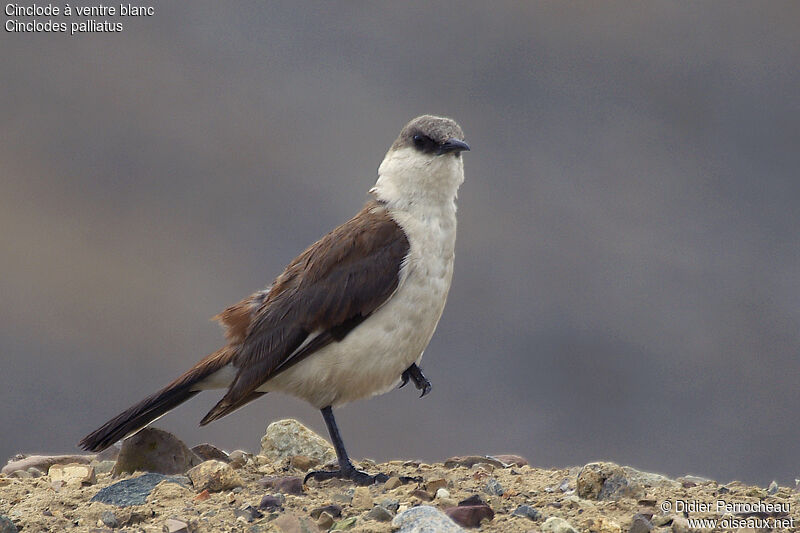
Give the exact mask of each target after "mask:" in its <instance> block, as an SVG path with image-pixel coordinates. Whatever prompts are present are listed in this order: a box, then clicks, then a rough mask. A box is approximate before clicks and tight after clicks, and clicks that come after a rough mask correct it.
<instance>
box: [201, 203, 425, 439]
mask: <svg viewBox="0 0 800 533" xmlns="http://www.w3.org/2000/svg"><path fill="white" fill-rule="evenodd" d="M408 252H409V242H408V239H407V237H406V235H405V233H404V232H403V230H402V228H401V227H400V226H399V225H398V224H397V223H396V222H395V221H394V220H393V219H392V218H391V217H390V216H389V214H388V213H387V211H386V209H385V208H384V207H383V206H381V205H380V204H379V203H377V202H374V201H372V202H369V203H367V205H366V206H365V207H364V209H362V210H361V211H360V212H359V213H358V214H357V215H356V216H355V217H353V218H352V219H351V220H349V221H348V222H346V223H344V224H342V225H341V226H339V227H338V228H336V229H334V230H333V231H332V232H330V233H328V234H327V235H325V236H324V237H323V238H322V239H320V240H319V241H317V242H316V243H314V244H313V245H312V246H311V247H309V248H308V249H307V250H306V251H304V252H303V253H302V254H300V256H298V257H297V258H296V259H295V260H294V261H292V263H291V264H289V266H288V267H287V268H286V270H285V271H284V272H283V273H282V274H281V275H280V276H278V278H277V279H276V280H275V282H274V283H273V285H272V286H271V288H270V289H269V291H268V292H267V291H263V292H260V293H256V294H254V295H252V296H250V297H249V298H247V299H245V300H243V301H242V302H240V303H239V304H236V305H234V306H231V307H229V308H228V309H226V310H225V311H223V313H221V314H220V315H219V316H218V319H219V320H220V321H221V322H222V323H223V324H224V325H225V326H226V327H227V328H228V331H227V336H228V338H229V340H230V341H231V344H238V347H237V353H236V356H235V358H234V359H233V361H232V364H233V365H234V366H235V368H236V371H237V373H236V377H235V379H234V380H233V382H232V383H231V385H230V388H229V389H228V392H227V393H226V394H225V396H224V397H223V398H222V399H221V400H220V401H219V403H218V404H217V405H216V406H215V407H214V408H213V409H212V410H211V411H210V412H209V413H208V414H207V415H206V417H205V418H204V419H203V421H202V422H201V423H202V424H205V423H208V422H210V421H212V420H215V419H217V418H219V417H221V416H224V415H226V414H227V413H229V412H230V411H232V410H234V409H236V408H237V407H239V406H240V405H243V403H245V402H246V401H249V399H251V398H253V397H254V396H253V394H254V393H256V389H257V388H258V387H259V386H260V385H261V384H263V383H264V382H265V381H267V380H268V379H269V378H271V377H272V376H274V375H276V374H277V373H278V372H281V371H283V370H285V369H286V368H289V367H290V366H292V365H293V364H296V363H297V362H299V361H301V360H302V359H303V358H305V357H307V356H309V355H311V354H312V353H314V352H315V351H316V350H318V349H320V348H322V347H323V346H325V345H327V344H329V343H331V342H337V341H339V340H341V339H343V338H344V337H345V336H346V335H347V334H348V333H349V332H350V331H351V330H352V329H353V328H354V327H356V326H357V325H359V324H360V323H361V322H362V321H364V320H365V319H366V318H367V317H369V315H370V314H372V313H373V312H374V311H375V310H376V309H378V308H379V307H380V306H381V305H383V304H384V303H385V302H386V301H387V300H388V299H389V298H390V297H391V296H392V294H393V293H394V292H395V290H397V287H398V285H399V283H400V274H401V270H402V268H403V265H404V261H405V260H406V256H407V255H408Z"/></svg>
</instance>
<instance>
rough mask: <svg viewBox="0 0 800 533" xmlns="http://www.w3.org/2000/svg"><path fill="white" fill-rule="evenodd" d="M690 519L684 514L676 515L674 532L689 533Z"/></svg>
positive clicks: (673, 526) (673, 524)
mask: <svg viewBox="0 0 800 533" xmlns="http://www.w3.org/2000/svg"><path fill="white" fill-rule="evenodd" d="M690 531H691V530H690V529H689V521H688V520H687V519H686V518H685V517H683V516H680V515H678V516H675V517H673V519H672V533H689V532H690Z"/></svg>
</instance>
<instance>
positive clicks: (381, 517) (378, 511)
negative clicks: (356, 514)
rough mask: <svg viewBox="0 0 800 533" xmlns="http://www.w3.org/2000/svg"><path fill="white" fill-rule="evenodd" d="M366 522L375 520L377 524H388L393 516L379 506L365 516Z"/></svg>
mask: <svg viewBox="0 0 800 533" xmlns="http://www.w3.org/2000/svg"><path fill="white" fill-rule="evenodd" d="M365 518H366V519H367V520H376V521H378V522H390V521H391V520H392V518H394V515H393V514H392V513H391V512H389V509H387V508H386V507H383V506H381V505H376V506H375V507H373V508H372V509H371V510H370V511H369V512H368V513H367V514H366V515H365Z"/></svg>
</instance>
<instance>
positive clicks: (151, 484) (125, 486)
mask: <svg viewBox="0 0 800 533" xmlns="http://www.w3.org/2000/svg"><path fill="white" fill-rule="evenodd" d="M162 481H169V482H171V483H178V484H180V485H188V481H189V480H188V479H186V478H185V477H184V476H165V475H164V474H155V473H152V472H149V473H147V474H143V475H141V476H139V477H135V478H131V479H125V480H123V481H119V482H117V483H114V484H113V485H109V486H108V487H106V488H104V489H101V490H100V491H99V492H98V493H97V494H95V495H94V496H93V497H92V499H91V501H93V502H100V503H106V504H109V505H116V506H117V507H128V506H130V505H143V504H144V503H145V501H146V499H147V496H149V495H150V493H151V492H152V491H153V489H154V488H155V487H156V485H158V484H159V483H161V482H162Z"/></svg>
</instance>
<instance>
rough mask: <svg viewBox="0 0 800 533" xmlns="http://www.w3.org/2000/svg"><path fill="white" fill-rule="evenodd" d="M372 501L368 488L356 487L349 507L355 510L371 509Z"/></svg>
mask: <svg viewBox="0 0 800 533" xmlns="http://www.w3.org/2000/svg"><path fill="white" fill-rule="evenodd" d="M373 504H374V501H373V499H372V493H370V491H369V488H368V487H356V489H355V491H354V492H353V499H352V500H351V501H350V505H352V506H353V507H355V508H356V509H371V508H372V505H373Z"/></svg>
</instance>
